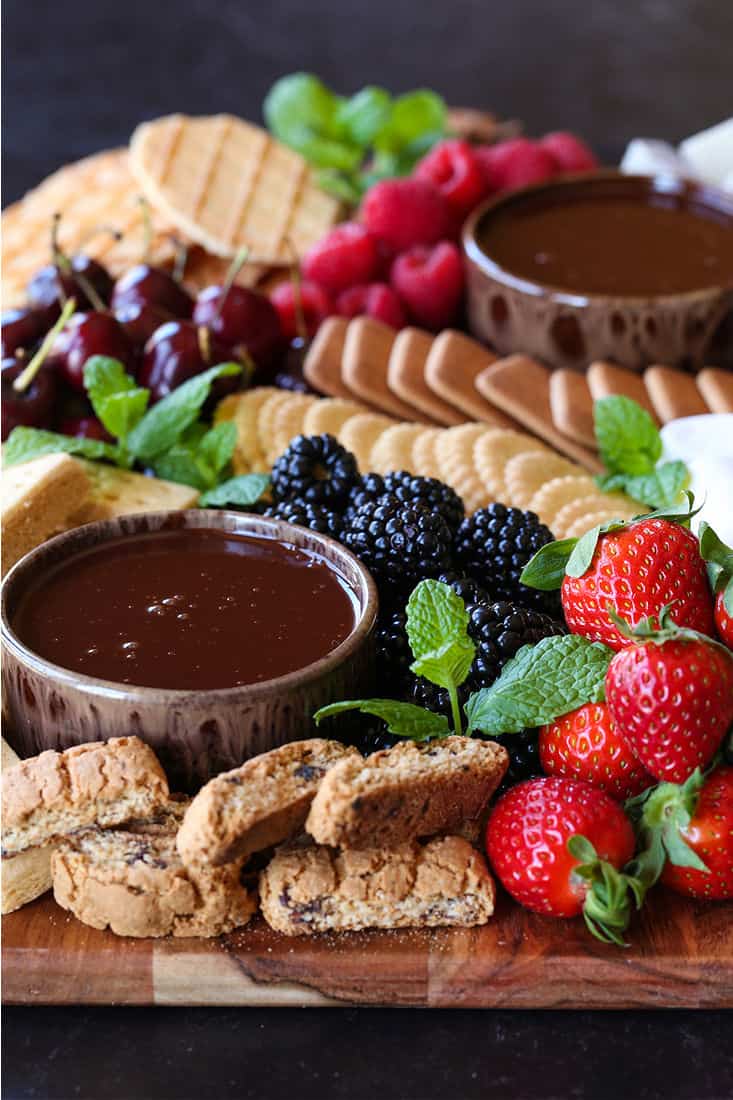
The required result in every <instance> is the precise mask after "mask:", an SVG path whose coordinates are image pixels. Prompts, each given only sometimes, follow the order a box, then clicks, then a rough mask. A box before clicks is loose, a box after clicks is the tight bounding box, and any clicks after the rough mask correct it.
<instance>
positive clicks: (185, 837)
mask: <svg viewBox="0 0 733 1100" xmlns="http://www.w3.org/2000/svg"><path fill="white" fill-rule="evenodd" d="M351 759H354V760H355V761H357V762H358V761H360V760H361V759H362V758H361V756H360V755H359V753H358V752H357V751H356V749H353V748H347V747H346V746H344V745H342V744H340V743H339V742H338V741H326V740H323V739H321V738H314V739H312V740H310V741H294V742H291V743H290V744H288V745H282V746H281V747H280V748H278V749H273V750H272V751H271V752H266V753H264V754H263V755H262V756H257V757H255V758H254V759H252V760H248V761H247V763H246V764H243V765H242V767H241V768H235V769H234V770H233V771H229V772H225V773H224V774H223V775H218V776H216V778H215V779H212V780H211V781H210V782H209V783H207V784H206V786H205V787H203V788H202V789H201V790H200V791H199V793H198V794H197V795H196V797H195V798H194V800H193V802H192V803H191V806H190V807H189V809H188V811H187V813H186V816H185V819H184V822H183V825H182V826H181V830H180V832H179V834H178V851H179V852H180V855H181V858H182V860H183V861H184V863H186V864H191V863H195V862H199V861H201V862H206V863H210V864H213V865H219V864H222V863H227V862H228V861H229V860H232V859H237V858H243V857H246V856H248V855H250V854H251V853H252V852H258V851H262V849H264V848H270V847H272V846H273V845H275V844H280V843H282V841H284V840H287V839H288V838H289V837H291V836H292V835H293V834H294V833H296V832H297V831H298V830H299V829H301V828H302V826H303V823H304V821H305V819H306V816H307V814H308V809H309V807H310V804H311V802H312V800H313V797H314V795H315V793H316V791H317V789H318V785H319V783H320V782H321V780H322V779H323V777H324V775H326V774H327V772H328V770H329V769H330V768H331V767H333V765H334V764H336V763H337V762H338V761H340V760H351Z"/></svg>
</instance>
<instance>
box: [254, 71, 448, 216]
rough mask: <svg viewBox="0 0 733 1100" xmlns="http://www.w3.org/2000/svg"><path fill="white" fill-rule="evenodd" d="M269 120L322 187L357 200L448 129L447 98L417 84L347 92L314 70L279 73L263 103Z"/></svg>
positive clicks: (408, 165)
mask: <svg viewBox="0 0 733 1100" xmlns="http://www.w3.org/2000/svg"><path fill="white" fill-rule="evenodd" d="M263 113H264V116H265V121H266V123H267V126H268V128H269V129H270V130H271V132H272V133H273V134H274V135H275V137H277V138H279V140H280V141H282V142H283V143H284V144H285V145H289V146H290V148H291V149H295V150H296V151H297V152H299V153H300V154H301V155H302V156H303V157H305V159H306V160H307V161H308V162H309V164H311V165H312V166H313V168H315V169H316V170H317V171H318V173H319V176H318V182H319V184H320V185H321V187H323V188H324V190H326V191H329V192H331V193H332V194H334V195H336V197H337V198H339V199H342V200H344V201H346V202H348V203H354V204H355V203H358V202H359V199H360V198H361V196H362V195H363V193H364V192H365V191H366V190H367V188H368V187H369V186H370V185H371V184H372V183H374V182H376V181H377V180H380V179H387V178H389V177H391V176H399V175H407V174H408V173H409V172H410V171H411V170H412V168H413V167H414V165H415V163H416V162H417V160H418V159H419V158H420V157H421V156H423V155H424V153H426V152H427V151H428V150H429V149H430V148H432V146H433V145H434V144H435V143H436V142H437V141H439V140H440V139H441V138H442V137H443V136H444V135H445V131H446V106H445V103H444V101H443V100H442V99H441V97H440V96H439V95H437V94H436V93H435V92H432V91H430V90H428V89H420V90H417V91H413V92H408V93H406V94H405V95H402V96H398V97H396V98H393V97H392V96H391V95H390V94H389V92H387V91H386V90H385V89H384V88H379V87H377V86H374V85H369V86H367V87H365V88H362V89H361V91H359V92H357V93H356V94H355V95H353V96H351V97H349V98H346V97H344V96H339V95H336V94H335V93H334V92H332V91H331V90H330V89H329V88H327V87H326V85H325V84H324V83H323V82H322V81H321V80H319V79H318V77H316V76H314V75H313V74H311V73H302V72H301V73H291V74H290V75H289V76H284V77H282V78H281V79H280V80H278V81H277V82H276V83H275V84H274V85H273V86H272V88H271V89H270V91H269V92H268V94H267V96H266V98H265V102H264V105H263Z"/></svg>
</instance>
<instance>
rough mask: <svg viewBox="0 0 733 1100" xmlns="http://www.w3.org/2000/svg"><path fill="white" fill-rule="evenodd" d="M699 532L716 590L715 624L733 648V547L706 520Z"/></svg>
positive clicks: (720, 635) (722, 637) (702, 550)
mask: <svg viewBox="0 0 733 1100" xmlns="http://www.w3.org/2000/svg"><path fill="white" fill-rule="evenodd" d="M699 534H700V554H701V556H702V557H703V558H704V560H705V561H706V562H708V575H709V578H710V583H711V585H712V586H713V591H714V592H715V625H716V627H717V630H718V635H719V637H720V638H721V639H722V640H723V641H724V642H725V644H726V645H727V646H728V648H729V649H733V548H731V547H730V546H726V545H725V543H724V542H723V540H722V539H720V538H718V536H717V535H716V534H715V531H713V529H712V527H711V526H710V524H709V523H706V522H705V521H704V520H703V522H702V523H701V524H700V531H699ZM726 603H727V604H728V607H726Z"/></svg>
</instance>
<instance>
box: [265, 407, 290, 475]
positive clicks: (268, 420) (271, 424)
mask: <svg viewBox="0 0 733 1100" xmlns="http://www.w3.org/2000/svg"><path fill="white" fill-rule="evenodd" d="M292 397H293V394H292V393H289V392H288V391H287V390H274V391H273V392H272V393H271V394H270V396H269V397H268V398H267V399H266V400H265V401H263V402H262V404H261V405H260V410H259V416H258V418H257V435H258V438H259V445H260V451H261V453H262V454H263V455H264V456H265V462H266V464H267V466H268V467H269V466H271V465H272V462H271V459H270V456H271V454H272V450H273V440H274V436H275V417H276V416H277V414H278V412H279V411H280V410H281V409H282V408H284V407H286V406H287V405H289V404H290V400H291V398H292ZM276 457H277V456H276Z"/></svg>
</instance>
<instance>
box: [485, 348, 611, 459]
mask: <svg viewBox="0 0 733 1100" xmlns="http://www.w3.org/2000/svg"><path fill="white" fill-rule="evenodd" d="M549 376H550V372H549V371H548V369H547V368H546V367H543V366H542V364H541V363H538V362H537V360H536V359H530V357H529V356H528V355H509V356H507V357H506V358H505V359H499V360H498V361H497V362H496V363H494V364H493V365H492V366H490V367H487V368H486V369H485V370H483V371H481V373H480V374H479V375H477V377H476V389H477V390H478V391H479V393H481V394H482V395H483V396H484V397H485V398H486V399H487V400H488V401H492V402H493V403H494V404H495V405H498V406H499V407H500V408H501V409H503V410H504V412H506V413H508V415H509V416H511V417H514V419H515V420H518V421H519V422H520V423H521V424H522V426H523V427H525V428H526V429H528V430H529V431H530V432H534V434H535V435H538V436H539V437H540V438H541V439H544V440H545V441H546V442H547V443H550V444H551V445H552V446H553V447H555V448H556V449H557V450H558V451H562V453H563V454H566V455H569V456H570V457H571V458H574V459H576V461H578V462H580V463H581V464H582V465H583V466H585V467H586V469H589V470H600V469H601V468H602V467H601V463H600V461H599V459H598V457H597V455H595V454H594V453H593V452H592V451H589V450H588V448H587V447H582V446H581V445H580V444H579V443H575V442H574V441H573V440H572V439H568V437H567V436H565V435H563V434H562V432H559V431H558V430H557V428H556V427H555V424H554V421H553V419H552V409H551V407H550V377H549Z"/></svg>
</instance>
